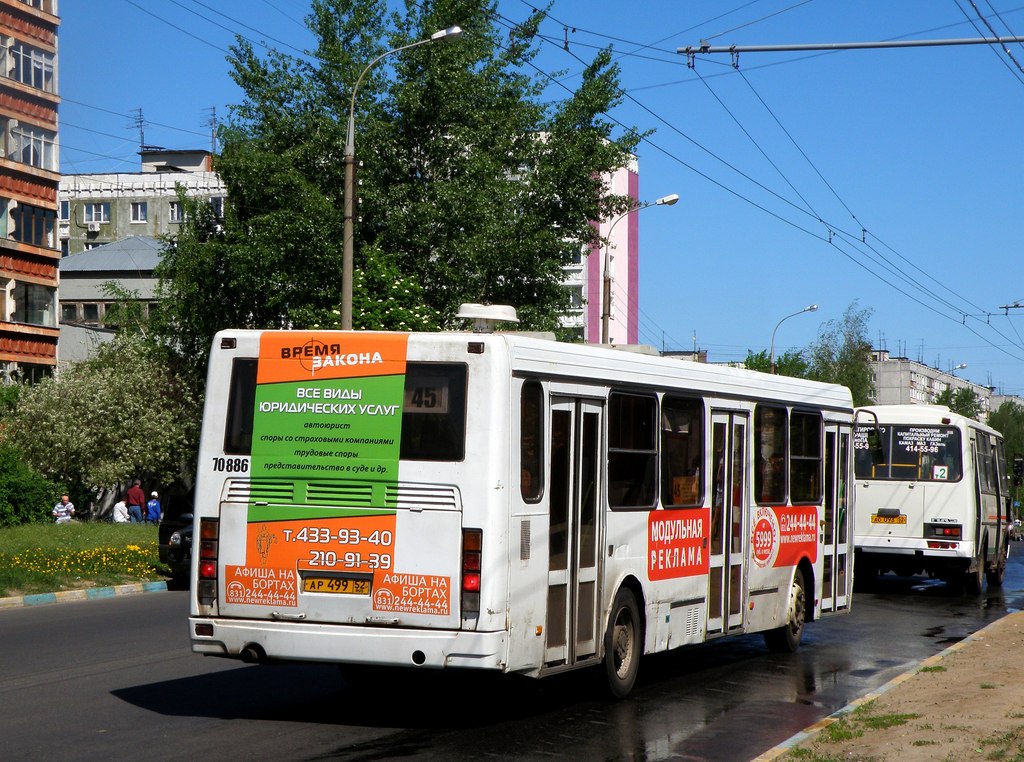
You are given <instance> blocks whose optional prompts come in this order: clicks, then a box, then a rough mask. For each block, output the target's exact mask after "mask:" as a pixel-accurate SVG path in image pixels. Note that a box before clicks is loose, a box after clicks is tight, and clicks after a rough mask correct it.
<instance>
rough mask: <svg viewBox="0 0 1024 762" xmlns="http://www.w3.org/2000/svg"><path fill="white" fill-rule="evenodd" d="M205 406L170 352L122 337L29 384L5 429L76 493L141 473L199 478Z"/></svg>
mask: <svg viewBox="0 0 1024 762" xmlns="http://www.w3.org/2000/svg"><path fill="white" fill-rule="evenodd" d="M198 426H199V408H198V405H197V402H196V399H195V397H194V396H193V394H192V393H191V392H190V391H189V390H188V389H187V388H185V386H184V385H183V384H181V383H180V382H179V381H178V380H177V379H176V377H175V376H174V374H173V373H172V372H171V371H170V370H169V369H168V366H167V363H166V359H165V357H164V356H163V354H162V353H160V352H158V351H157V350H155V349H154V348H153V347H152V346H151V345H149V344H146V343H144V342H142V341H141V340H139V339H138V338H132V337H130V336H126V335H119V336H118V337H116V338H115V340H114V341H113V342H112V343H110V344H104V345H102V346H101V347H100V348H99V350H98V353H97V355H96V357H95V358H93V359H90V360H86V361H84V362H81V363H78V364H75V365H69V366H68V367H66V368H64V369H62V371H61V373H60V374H59V375H58V376H56V377H53V378H48V379H45V380H43V381H41V382H40V383H38V384H36V385H35V386H26V387H24V388H23V389H22V390H21V394H20V397H19V400H18V404H17V408H16V409H15V410H14V411H13V412H12V413H11V414H10V415H9V416H8V417H7V419H6V428H5V435H6V436H7V437H9V441H10V443H11V444H12V445H14V446H15V447H17V448H19V449H20V451H21V452H22V453H23V454H24V458H25V461H26V463H27V464H28V465H29V466H31V467H32V468H34V469H36V470H37V471H39V472H40V473H42V474H43V475H44V476H46V477H47V478H49V479H51V480H53V481H56V482H59V483H60V484H62V485H65V486H64V489H67V490H69V491H70V492H71V493H72V494H81V491H82V490H89V489H90V488H101V487H108V486H113V485H115V484H117V483H124V482H127V481H128V480H129V478H131V477H138V478H140V479H143V480H144V481H145V482H147V483H151V482H154V481H155V482H158V483H160V484H161V485H163V487H164V488H165V489H167V488H171V487H173V486H174V485H176V484H180V483H182V482H188V481H190V480H191V473H192V468H193V466H194V448H195V444H196V442H197V440H198Z"/></svg>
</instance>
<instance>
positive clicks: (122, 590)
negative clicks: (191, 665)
mask: <svg viewBox="0 0 1024 762" xmlns="http://www.w3.org/2000/svg"><path fill="white" fill-rule="evenodd" d="M166 589H167V583H166V582H163V581H162V582H136V583H133V584H130V585H115V586H114V587H93V588H89V589H87V590H62V591H61V592H59V593H38V594H36V595H19V596H15V597H12V598H0V609H12V608H18V607H20V606H43V605H45V604H47V603H65V602H67V601H86V600H93V599H95V598H113V597H114V596H115V595H138V594H140V593H153V592H157V591H159V590H166Z"/></svg>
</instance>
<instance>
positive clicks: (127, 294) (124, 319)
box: [102, 280, 149, 336]
mask: <svg viewBox="0 0 1024 762" xmlns="http://www.w3.org/2000/svg"><path fill="white" fill-rule="evenodd" d="M102 289H103V293H104V295H105V296H106V297H107V299H110V300H111V302H110V303H109V304H108V305H107V308H106V309H105V310H104V311H103V324H104V325H105V326H107V327H108V328H116V329H117V330H118V331H119V332H121V333H130V334H136V335H139V336H145V335H146V333H147V331H148V329H149V315H148V313H147V310H148V309H149V304H148V303H147V302H144V301H143V300H142V297H141V295H140V293H139V292H138V291H136V290H133V289H128V288H125V287H124V286H122V285H121V283H120V282H119V281H116V280H108V281H107V282H105V283H104V284H103V285H102Z"/></svg>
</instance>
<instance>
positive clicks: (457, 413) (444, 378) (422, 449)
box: [399, 363, 466, 460]
mask: <svg viewBox="0 0 1024 762" xmlns="http://www.w3.org/2000/svg"><path fill="white" fill-rule="evenodd" d="M465 453H466V366H465V365H445V364H437V365H433V364H428V363H409V364H408V365H407V366H406V368H405V399H404V400H403V405H402V450H401V455H400V456H399V457H400V458H401V459H402V460H462V459H463V457H464V456H465Z"/></svg>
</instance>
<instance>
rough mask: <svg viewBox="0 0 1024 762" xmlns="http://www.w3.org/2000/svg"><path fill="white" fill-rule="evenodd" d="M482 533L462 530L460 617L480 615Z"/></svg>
mask: <svg viewBox="0 0 1024 762" xmlns="http://www.w3.org/2000/svg"><path fill="white" fill-rule="evenodd" d="M482 547H483V532H482V531H481V530H479V529H463V530H462V586H461V588H462V616H463V617H467V616H476V615H478V614H479V613H480V551H481V548H482Z"/></svg>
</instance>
